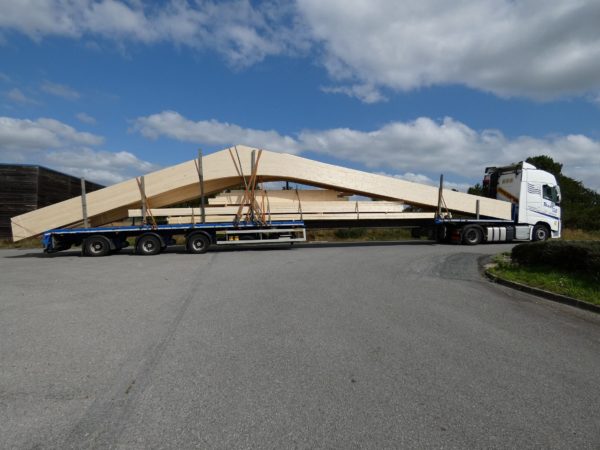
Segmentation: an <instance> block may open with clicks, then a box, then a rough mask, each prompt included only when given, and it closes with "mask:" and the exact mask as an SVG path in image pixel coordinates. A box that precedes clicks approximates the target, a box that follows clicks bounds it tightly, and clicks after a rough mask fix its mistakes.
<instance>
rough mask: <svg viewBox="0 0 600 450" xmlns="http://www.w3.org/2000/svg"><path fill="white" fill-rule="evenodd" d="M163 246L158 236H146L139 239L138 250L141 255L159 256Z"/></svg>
mask: <svg viewBox="0 0 600 450" xmlns="http://www.w3.org/2000/svg"><path fill="white" fill-rule="evenodd" d="M161 246H162V243H161V242H160V239H159V238H158V236H155V235H153V234H146V235H144V236H142V237H140V238H139V239H138V242H137V247H136V250H137V253H138V254H139V255H144V256H150V255H158V254H159V253H160V250H161Z"/></svg>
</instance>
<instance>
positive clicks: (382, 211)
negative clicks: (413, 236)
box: [129, 190, 434, 224]
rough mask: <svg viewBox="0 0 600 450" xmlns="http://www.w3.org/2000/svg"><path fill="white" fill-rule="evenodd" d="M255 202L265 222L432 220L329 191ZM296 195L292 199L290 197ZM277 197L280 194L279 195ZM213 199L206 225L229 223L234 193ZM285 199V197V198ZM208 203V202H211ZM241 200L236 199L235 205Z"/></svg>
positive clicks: (174, 213) (170, 213) (177, 217)
mask: <svg viewBox="0 0 600 450" xmlns="http://www.w3.org/2000/svg"><path fill="white" fill-rule="evenodd" d="M258 192H259V193H258V195H257V201H258V202H259V203H260V204H261V208H263V210H264V213H263V216H262V217H260V219H261V220H262V221H264V222H266V223H269V222H271V221H273V220H304V221H305V222H310V221H313V220H318V221H322V220H360V219H365V220H367V219H370V220H373V219H432V218H433V217H434V214H433V213H407V212H404V209H405V205H403V204H401V203H398V202H388V201H379V202H373V201H348V200H347V198H345V197H342V198H340V197H337V196H332V195H329V193H330V192H332V191H326V190H298V191H258ZM289 193H293V196H297V198H298V199H296V200H295V199H294V198H293V196H291V195H286V194H289ZM280 194H281V195H280ZM225 196H226V197H227V198H226V200H225V202H223V201H222V198H223V196H219V197H216V201H215V202H211V201H209V204H210V205H213V204H215V203H217V204H219V203H220V204H222V205H223V206H209V207H206V208H205V218H206V222H208V223H215V222H231V221H233V220H234V219H235V218H236V214H237V213H238V210H239V203H238V204H236V203H231V200H232V199H236V198H240V197H238V196H237V193H234V194H233V195H232V194H225ZM286 197H287V198H286ZM327 197H329V198H334V199H335V200H329V201H318V200H316V199H318V198H327ZM211 200H212V199H211ZM239 201H241V200H238V202H239ZM248 211H249V205H244V207H243V208H242V216H244V215H245V214H246V213H247V212H248ZM149 213H150V214H151V215H152V216H153V217H166V218H167V219H168V222H169V223H176V224H180V223H190V222H195V221H196V219H198V218H199V217H200V214H201V211H200V208H156V209H151V210H150V211H149ZM142 214H143V213H142V210H141V209H133V210H129V217H131V218H138V217H142Z"/></svg>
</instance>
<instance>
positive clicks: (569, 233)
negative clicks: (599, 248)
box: [562, 228, 600, 241]
mask: <svg viewBox="0 0 600 450" xmlns="http://www.w3.org/2000/svg"><path fill="white" fill-rule="evenodd" d="M562 240H563V241H600V230H595V231H586V230H578V229H576V228H565V229H564V230H563V231H562Z"/></svg>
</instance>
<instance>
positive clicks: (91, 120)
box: [75, 112, 96, 125]
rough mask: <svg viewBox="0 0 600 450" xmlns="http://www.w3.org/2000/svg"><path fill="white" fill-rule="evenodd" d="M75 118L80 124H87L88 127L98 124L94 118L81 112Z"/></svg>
mask: <svg viewBox="0 0 600 450" xmlns="http://www.w3.org/2000/svg"><path fill="white" fill-rule="evenodd" d="M75 117H76V118H77V120H79V121H80V122H83V123H87V124H88V125H95V124H96V119H95V118H93V117H92V116H90V115H89V114H86V113H84V112H80V113H77V114H75Z"/></svg>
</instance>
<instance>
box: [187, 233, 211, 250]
mask: <svg viewBox="0 0 600 450" xmlns="http://www.w3.org/2000/svg"><path fill="white" fill-rule="evenodd" d="M185 247H186V248H187V251H188V252H189V253H194V254H200V253H206V252H207V251H208V247H210V239H209V238H208V236H207V235H205V234H204V233H195V234H191V235H189V236H188V238H187V241H186V243H185Z"/></svg>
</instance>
